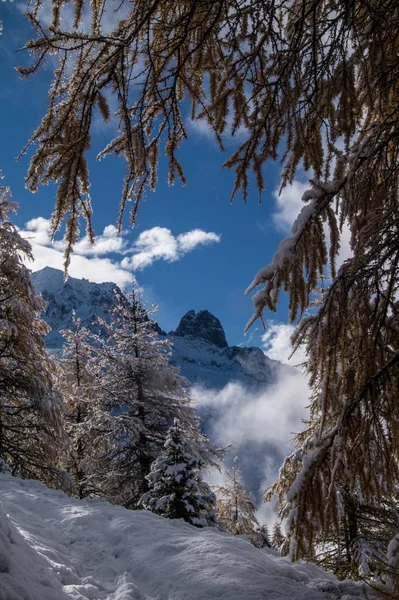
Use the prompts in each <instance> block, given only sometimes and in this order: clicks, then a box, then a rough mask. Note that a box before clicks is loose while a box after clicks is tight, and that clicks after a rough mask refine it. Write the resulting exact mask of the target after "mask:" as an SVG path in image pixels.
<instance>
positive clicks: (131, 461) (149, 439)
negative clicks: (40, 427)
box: [96, 289, 196, 507]
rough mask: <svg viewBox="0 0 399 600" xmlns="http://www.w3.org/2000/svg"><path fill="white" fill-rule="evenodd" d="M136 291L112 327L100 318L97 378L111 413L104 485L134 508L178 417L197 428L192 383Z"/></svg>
mask: <svg viewBox="0 0 399 600" xmlns="http://www.w3.org/2000/svg"><path fill="white" fill-rule="evenodd" d="M152 313H153V311H151V310H147V309H145V308H144V307H143V306H142V303H141V301H140V299H139V298H138V295H137V290H135V289H134V290H133V292H132V294H130V295H129V296H127V297H125V296H120V297H119V301H118V304H117V306H116V307H115V309H114V311H113V316H112V321H111V324H110V325H107V324H106V323H105V322H101V323H100V324H101V326H102V327H103V328H104V329H105V330H106V339H104V338H100V337H98V344H99V349H98V356H99V360H98V364H97V367H96V369H97V378H98V381H99V384H100V386H101V389H102V394H103V400H102V402H103V408H104V412H105V413H106V414H107V415H108V416H107V422H103V423H102V430H103V433H102V435H101V439H100V442H101V444H102V445H103V459H102V467H103V468H102V473H101V474H100V481H101V485H102V486H103V487H104V489H106V490H107V494H108V495H109V497H110V498H112V499H113V500H115V501H117V502H123V503H125V504H126V505H127V506H129V507H134V506H135V505H136V503H137V501H138V500H139V499H140V498H141V496H142V494H143V493H145V492H146V491H147V490H148V481H147V479H146V475H147V474H148V473H149V471H150V466H151V463H152V462H153V460H154V459H155V458H156V457H157V456H158V454H159V453H160V450H161V448H162V445H163V443H164V441H165V438H166V432H167V429H168V428H169V426H170V425H171V424H172V423H173V420H174V419H175V418H178V419H179V421H181V422H182V423H183V424H184V425H187V426H193V425H194V424H195V422H196V416H195V412H194V410H193V408H192V407H191V406H190V399H189V396H188V383H187V381H186V380H185V379H183V378H182V377H181V376H180V375H179V372H178V370H177V369H176V368H175V367H173V366H172V365H171V364H170V362H169V361H170V342H169V341H168V340H166V339H162V338H161V337H160V336H159V333H158V330H157V325H156V323H155V322H154V321H152V320H151V318H150V317H151V315H152Z"/></svg>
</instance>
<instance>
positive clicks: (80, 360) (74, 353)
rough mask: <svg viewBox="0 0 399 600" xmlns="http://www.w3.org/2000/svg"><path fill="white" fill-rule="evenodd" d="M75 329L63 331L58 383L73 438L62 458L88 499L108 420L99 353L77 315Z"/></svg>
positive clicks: (81, 494)
mask: <svg viewBox="0 0 399 600" xmlns="http://www.w3.org/2000/svg"><path fill="white" fill-rule="evenodd" d="M72 326H73V329H66V330H63V331H61V333H62V335H63V336H64V340H65V341H64V345H63V349H62V350H63V357H62V359H61V360H60V365H61V370H60V371H61V372H60V375H59V377H58V381H57V384H58V389H59V390H60V392H61V394H62V399H63V403H64V407H65V414H64V420H63V422H64V427H65V430H66V433H67V435H68V439H69V447H68V452H67V453H65V454H64V455H63V456H62V458H61V464H62V465H63V466H64V467H65V469H66V470H67V472H68V473H69V475H70V477H71V479H72V482H73V484H74V488H75V493H76V494H77V495H78V497H79V498H84V497H85V496H87V495H89V494H90V493H94V492H96V491H97V490H96V487H95V485H94V481H95V479H96V472H97V471H98V469H99V461H101V451H100V450H99V449H98V448H97V446H98V444H97V440H98V438H99V437H101V435H102V431H101V423H102V422H103V423H104V422H106V421H107V420H108V418H107V416H106V415H105V414H104V412H103V403H102V397H103V392H102V390H101V387H100V386H99V384H98V381H97V378H96V377H95V375H94V369H93V363H94V361H95V358H96V353H95V348H94V347H93V345H92V344H93V340H92V339H91V337H92V336H91V333H90V331H89V330H88V329H87V328H86V327H84V326H82V324H81V321H80V319H79V318H78V317H76V314H75V313H74V314H73V316H72Z"/></svg>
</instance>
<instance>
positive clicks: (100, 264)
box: [20, 217, 221, 287]
mask: <svg viewBox="0 0 399 600" xmlns="http://www.w3.org/2000/svg"><path fill="white" fill-rule="evenodd" d="M20 233H21V235H22V236H23V237H24V238H26V239H28V240H29V242H30V243H31V245H32V251H33V256H34V259H35V260H34V263H33V265H30V267H31V268H32V270H33V271H39V270H40V269H42V268H43V267H46V266H50V267H54V268H56V269H63V262H64V257H63V252H64V242H63V241H61V240H56V241H52V240H51V237H50V220H49V219H45V218H43V217H36V218H34V219H31V220H30V221H28V222H27V223H26V224H25V227H24V229H21V230H20ZM220 240H221V236H220V235H218V234H217V233H214V232H207V231H202V230H201V229H193V230H192V231H187V232H185V233H181V234H179V235H177V236H175V235H173V234H172V232H171V231H170V229H167V228H166V227H153V228H151V229H148V230H146V231H143V232H142V233H141V234H140V235H139V236H138V238H137V240H136V241H135V242H133V243H131V242H130V241H129V240H128V239H127V232H126V231H122V233H121V234H120V235H119V234H118V231H117V229H116V227H114V226H113V225H107V226H106V227H105V228H104V230H103V232H102V234H101V235H99V236H97V237H96V240H95V243H94V244H90V242H89V240H88V238H87V237H86V236H85V237H83V238H82V239H81V240H79V242H77V243H76V244H75V246H74V253H73V255H72V258H71V264H70V267H69V274H70V275H71V276H72V277H77V278H82V277H85V278H86V279H89V280H90V281H94V282H96V283H102V282H104V281H113V282H114V283H116V284H117V285H119V286H121V287H124V286H126V285H128V284H129V283H131V282H132V280H133V279H134V272H135V271H137V270H142V269H144V268H146V267H149V266H151V265H152V264H153V263H154V262H155V261H158V260H164V261H166V262H174V261H177V260H180V259H181V258H183V257H184V256H185V255H186V254H187V253H189V252H192V251H193V250H195V249H197V248H199V247H200V246H205V245H209V244H214V243H218V242H220Z"/></svg>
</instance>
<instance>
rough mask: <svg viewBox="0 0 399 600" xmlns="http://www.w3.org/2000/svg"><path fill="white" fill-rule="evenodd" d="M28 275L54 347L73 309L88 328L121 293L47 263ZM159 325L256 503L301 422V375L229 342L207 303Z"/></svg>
mask: <svg viewBox="0 0 399 600" xmlns="http://www.w3.org/2000/svg"><path fill="white" fill-rule="evenodd" d="M32 279H33V283H34V285H35V287H36V290H37V292H41V293H42V294H43V297H44V298H45V300H46V301H47V309H46V312H45V314H44V315H43V316H44V319H45V320H46V321H47V323H48V324H49V325H50V327H51V328H52V331H51V332H50V333H49V334H48V336H47V339H46V343H47V346H48V347H49V348H50V349H51V350H59V349H60V348H61V346H62V336H61V334H60V333H59V332H60V330H61V329H64V328H68V327H70V326H71V323H72V310H75V311H76V314H77V315H78V316H79V317H80V318H81V320H82V321H83V323H84V324H85V325H86V326H88V327H93V324H94V321H95V318H96V315H99V316H101V317H102V318H103V319H105V320H108V319H109V316H110V308H111V307H112V305H113V304H114V303H115V292H119V293H120V290H119V288H118V287H117V286H116V285H115V284H113V283H100V284H99V283H92V282H90V281H87V280H86V279H75V278H73V277H70V278H69V279H68V280H67V282H66V283H64V281H63V273H62V272H61V271H59V270H56V269H52V268H50V267H46V268H45V269H42V270H41V271H38V272H36V273H33V275H32ZM159 332H160V333H161V334H162V335H165V336H166V335H167V337H168V338H169V339H170V340H171V341H172V342H173V348H172V357H171V360H172V363H173V364H174V365H176V366H177V367H179V369H180V371H181V374H182V375H183V376H184V377H185V378H186V379H187V380H188V381H189V382H190V383H191V384H192V394H191V395H192V397H193V399H194V401H195V402H196V403H197V408H198V412H199V413H200V415H201V417H202V419H203V427H204V430H205V431H206V433H207V434H208V435H209V437H210V438H211V440H212V441H213V442H214V443H215V444H221V445H223V446H224V445H227V444H233V445H234V451H232V453H231V459H232V458H233V457H234V455H235V454H237V455H238V456H239V458H240V461H241V469H242V471H243V473H244V482H245V485H246V487H247V488H248V489H250V490H251V491H252V492H253V493H254V494H255V496H256V498H257V500H258V502H260V501H261V496H262V492H263V490H264V489H265V486H266V485H267V484H269V483H271V482H272V481H273V480H274V478H275V475H276V474H277V471H278V468H279V467H280V465H281V463H282V460H283V459H284V457H285V456H286V454H287V453H288V452H289V448H290V447H289V440H290V438H291V437H292V432H294V431H299V430H300V429H301V419H302V418H303V417H304V416H305V415H304V411H303V406H304V405H305V402H303V403H301V402H300V401H298V395H299V394H300V393H302V391H303V386H304V383H303V380H302V379H300V375H299V374H298V372H297V371H296V370H295V369H293V368H291V367H289V366H287V365H282V364H281V363H279V362H277V361H273V360H271V359H270V358H268V357H267V356H266V355H265V353H264V352H263V351H262V350H261V349H260V348H256V347H252V348H244V347H238V346H229V345H228V343H227V341H226V335H225V332H224V330H223V327H222V324H221V323H220V321H219V319H217V318H216V317H215V316H214V315H212V314H211V313H210V312H208V311H207V310H200V311H198V312H195V311H194V310H190V311H188V312H187V313H186V314H185V315H184V316H183V317H182V318H181V320H180V323H179V324H178V326H177V327H176V329H175V330H174V331H171V332H169V333H168V334H166V333H165V332H163V331H162V330H161V329H159ZM265 518H268V516H267V515H265Z"/></svg>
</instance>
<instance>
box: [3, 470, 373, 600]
mask: <svg viewBox="0 0 399 600" xmlns="http://www.w3.org/2000/svg"><path fill="white" fill-rule="evenodd" d="M365 597H366V590H365V589H364V586H363V585H362V584H356V583H353V582H348V581H337V580H336V578H335V577H334V575H332V574H331V573H326V572H325V571H323V570H322V569H320V568H319V567H317V566H316V565H314V564H312V563H304V562H302V561H300V562H298V563H296V564H290V563H289V561H288V560H287V559H285V558H282V557H281V556H280V555H279V554H278V553H277V552H275V551H273V550H270V549H269V548H264V549H257V548H254V546H252V545H251V544H250V543H249V541H248V540H247V539H245V538H243V537H240V536H236V537H235V536H231V535H229V534H227V533H221V532H220V531H217V530H215V529H213V528H209V527H206V528H203V529H198V528H196V527H193V526H191V525H189V524H188V523H185V522H184V521H182V520H174V521H172V520H170V519H165V518H163V517H158V516H157V515H154V514H153V513H150V512H147V511H145V510H127V509H126V508H123V507H121V506H113V505H111V504H108V503H107V502H105V501H102V500H98V499H85V500H77V499H76V498H71V497H69V496H67V495H66V494H63V493H62V492H60V491H55V490H49V489H47V488H46V487H45V486H44V485H43V484H42V483H40V482H39V481H29V480H24V479H17V478H14V477H11V476H10V475H7V474H0V599H1V600H134V599H135V600H155V599H156V600H172V599H173V600H213V599H215V598H219V599H220V600H243V599H244V598H245V599H246V600H262V599H266V598H267V600H285V599H287V598H290V600H360V598H365ZM367 597H368V598H369V597H371V596H370V595H369V594H368V593H367Z"/></svg>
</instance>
